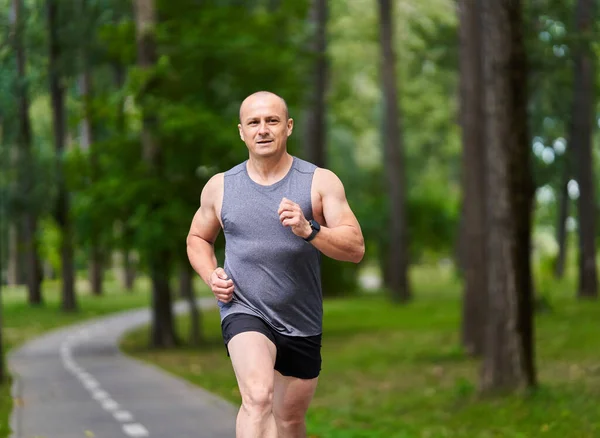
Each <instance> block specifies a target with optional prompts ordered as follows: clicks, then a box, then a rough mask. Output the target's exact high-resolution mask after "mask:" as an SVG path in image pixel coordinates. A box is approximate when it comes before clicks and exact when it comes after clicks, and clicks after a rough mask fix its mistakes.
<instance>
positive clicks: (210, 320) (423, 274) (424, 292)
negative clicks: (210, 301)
mask: <svg viewBox="0 0 600 438" xmlns="http://www.w3.org/2000/svg"><path fill="white" fill-rule="evenodd" d="M412 279H413V282H414V284H415V294H416V300H415V301H414V302H413V303H411V304H409V305H407V306H392V305H390V304H389V303H388V302H387V301H386V300H385V299H384V297H381V296H380V295H370V296H364V297H358V298H352V299H337V300H331V301H326V303H325V320H324V326H325V327H324V337H323V371H322V374H321V378H320V382H319V387H318V389H317V394H316V395H315V399H314V401H313V404H312V405H311V408H310V410H309V414H308V429H309V434H310V435H311V436H312V437H321V438H324V437H327V438H363V437H364V438H380V437H381V438H384V437H385V438H425V437H429V438H442V437H457V438H458V437H460V438H463V437H464V438H484V437H486V438H487V437H490V438H491V437H503V438H512V437H515V438H517V437H556V438H566V437H569V438H570V437H572V438H588V437H589V438H592V437H598V436H600V342H599V341H598V335H597V334H598V333H599V331H598V330H599V328H598V327H599V326H598V324H599V323H598V321H600V303H598V302H578V301H576V300H575V299H574V292H573V289H572V286H573V285H572V282H569V281H564V282H562V283H558V284H555V285H553V286H552V288H551V289H546V290H540V292H541V293H544V295H545V296H546V297H548V298H549V300H550V302H551V304H552V306H553V310H552V311H551V312H547V313H541V314H539V315H537V317H536V342H537V360H536V363H537V369H538V377H539V380H540V386H539V389H538V390H537V391H536V392H535V393H533V394H530V395H528V396H509V397H501V398H488V399H481V398H480V397H478V395H477V385H478V376H479V363H478V361H476V360H472V359H468V358H466V357H465V356H464V355H463V353H462V351H461V349H460V347H459V339H458V327H459V324H460V286H459V284H458V283H457V282H456V281H455V280H453V279H452V278H451V275H450V274H449V272H448V271H444V270H435V271H432V270H415V271H413V274H412ZM178 325H179V327H180V331H181V333H187V331H186V327H187V325H188V320H187V318H185V317H182V318H179V319H178ZM203 328H204V330H205V335H206V338H207V344H206V345H205V346H203V347H201V348H190V347H185V348H182V349H179V350H175V351H148V350H147V349H146V348H145V340H146V337H147V328H142V329H139V330H136V331H134V332H132V333H130V334H129V335H128V336H127V337H126V338H125V339H124V342H123V345H122V346H123V348H124V349H125V351H127V352H128V353H130V354H132V355H133V356H135V357H138V358H140V359H142V360H146V361H149V362H153V363H156V364H157V365H159V366H160V367H163V368H164V369H166V370H168V371H170V372H172V373H174V374H177V375H179V376H181V377H183V378H185V379H187V380H189V381H191V382H193V383H195V384H197V385H200V386H202V387H204V388H206V389H208V390H209V391H212V392H214V393H216V394H219V395H221V396H223V397H224V398H226V399H228V400H231V401H232V402H234V403H236V404H237V403H239V401H240V399H239V393H238V390H237V387H236V382H235V377H234V375H233V372H232V370H231V365H230V362H229V359H228V358H227V356H226V354H225V349H224V348H223V345H222V342H221V338H220V332H219V324H218V315H217V313H216V312H214V311H211V312H207V313H206V314H205V315H204V324H203Z"/></svg>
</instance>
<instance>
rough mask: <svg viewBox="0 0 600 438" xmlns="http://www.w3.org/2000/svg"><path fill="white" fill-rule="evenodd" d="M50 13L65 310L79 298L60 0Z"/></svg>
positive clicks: (56, 213)
mask: <svg viewBox="0 0 600 438" xmlns="http://www.w3.org/2000/svg"><path fill="white" fill-rule="evenodd" d="M46 13H47V25H48V47H49V56H48V69H49V85H50V96H51V100H52V120H53V132H54V146H55V150H56V158H55V159H56V172H57V174H56V177H57V186H58V197H57V201H56V205H55V211H54V216H55V220H56V222H57V224H58V225H59V227H60V230H61V243H60V253H61V274H62V275H61V278H62V309H63V310H65V311H74V310H76V309H77V297H76V294H75V267H74V260H73V228H72V220H71V214H70V200H69V197H70V195H69V192H68V190H67V186H66V181H65V174H64V169H63V162H64V153H65V141H66V121H65V102H64V101H65V89H64V79H63V77H62V74H61V62H62V59H61V56H62V52H63V47H62V41H61V39H60V32H59V26H60V23H61V21H60V17H61V16H60V14H59V13H60V8H59V2H58V1H57V0H48V1H47V2H46Z"/></svg>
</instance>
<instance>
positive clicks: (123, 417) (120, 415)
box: [113, 411, 133, 421]
mask: <svg viewBox="0 0 600 438" xmlns="http://www.w3.org/2000/svg"><path fill="white" fill-rule="evenodd" d="M113 416H114V417H115V419H116V420H117V421H131V420H133V415H131V412H127V411H117V412H115V413H114V414H113Z"/></svg>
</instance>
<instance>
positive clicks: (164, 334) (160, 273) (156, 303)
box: [150, 254, 179, 348]
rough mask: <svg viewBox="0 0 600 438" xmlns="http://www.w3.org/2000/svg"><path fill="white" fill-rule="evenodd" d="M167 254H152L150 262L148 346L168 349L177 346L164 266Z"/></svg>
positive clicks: (169, 288) (166, 269)
mask: <svg viewBox="0 0 600 438" xmlns="http://www.w3.org/2000/svg"><path fill="white" fill-rule="evenodd" d="M168 257H169V254H154V255H153V260H152V261H151V262H150V277H151V278H152V325H151V331H150V345H151V346H152V347H162V348H169V347H174V346H176V345H178V344H179V341H178V339H177V337H176V336H175V330H174V319H173V309H172V300H171V286H170V284H169V269H168V268H167V267H166V266H165V262H164V261H165V260H167V259H168Z"/></svg>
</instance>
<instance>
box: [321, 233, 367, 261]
mask: <svg viewBox="0 0 600 438" xmlns="http://www.w3.org/2000/svg"><path fill="white" fill-rule="evenodd" d="M310 243H312V244H313V245H314V246H315V248H317V249H318V250H319V251H321V252H322V253H323V254H325V255H326V256H327V257H330V258H332V259H335V260H340V261H345V262H353V263H358V262H360V261H361V260H362V258H363V255H364V254H365V244H364V240H363V237H362V234H361V232H360V230H358V229H356V228H355V227H353V226H349V225H341V226H339V227H335V228H327V227H321V231H319V233H318V234H317V235H316V236H315V238H314V239H313V240H311V242H310Z"/></svg>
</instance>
